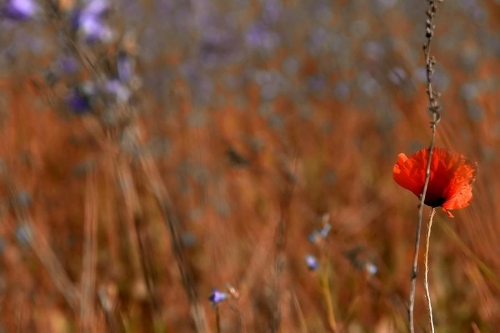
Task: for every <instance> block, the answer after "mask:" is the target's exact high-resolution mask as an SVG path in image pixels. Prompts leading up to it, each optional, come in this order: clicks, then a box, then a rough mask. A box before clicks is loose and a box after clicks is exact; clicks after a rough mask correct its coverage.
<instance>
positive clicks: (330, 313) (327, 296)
mask: <svg viewBox="0 0 500 333" xmlns="http://www.w3.org/2000/svg"><path fill="white" fill-rule="evenodd" d="M323 263H324V265H323V267H324V268H323V269H322V272H321V275H320V277H321V290H322V292H323V298H324V300H325V304H326V315H327V319H328V325H329V326H330V329H331V330H332V332H337V320H336V319H335V310H334V309H333V302H332V293H331V289H330V272H331V270H330V266H329V265H328V264H327V263H326V260H323Z"/></svg>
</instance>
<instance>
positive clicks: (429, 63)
mask: <svg viewBox="0 0 500 333" xmlns="http://www.w3.org/2000/svg"><path fill="white" fill-rule="evenodd" d="M428 2H429V8H428V9H427V11H426V14H427V20H426V28H425V36H426V38H427V41H426V43H425V44H424V57H425V66H426V74H427V75H426V76H427V85H426V92H427V97H428V99H429V111H430V112H432V121H431V129H432V136H431V142H430V145H429V159H428V161H427V168H426V171H425V182H424V188H423V191H422V195H421V196H420V203H419V207H418V222H417V228H416V236H415V254H414V257H413V267H412V273H411V288H410V301H409V304H408V321H409V326H410V333H415V321H414V316H413V313H414V308H415V292H416V283H417V274H418V252H419V249H420V233H421V230H422V219H423V215H424V203H425V195H426V193H427V188H428V187H429V180H430V176H431V161H432V150H433V148H434V138H435V136H436V127H437V124H438V123H439V121H440V120H441V114H440V113H439V110H440V108H441V107H440V105H439V102H438V97H439V93H438V92H436V91H435V90H434V89H433V86H432V75H433V74H434V65H435V64H436V59H435V58H434V57H433V56H431V54H430V47H431V41H432V37H433V36H434V30H435V26H434V23H433V22H434V17H435V15H436V12H437V1H435V0H428Z"/></svg>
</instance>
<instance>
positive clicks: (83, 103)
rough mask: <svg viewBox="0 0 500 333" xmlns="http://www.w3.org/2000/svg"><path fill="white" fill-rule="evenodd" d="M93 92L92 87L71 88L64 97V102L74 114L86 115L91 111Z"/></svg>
mask: <svg viewBox="0 0 500 333" xmlns="http://www.w3.org/2000/svg"><path fill="white" fill-rule="evenodd" d="M93 91H94V87H93V86H83V87H75V88H72V89H70V91H69V92H68V94H67V96H66V102H67V104H68V106H69V107H70V108H71V109H72V110H73V111H74V112H75V113H77V114H84V113H87V112H89V111H90V110H91V109H92V103H91V97H92V94H93Z"/></svg>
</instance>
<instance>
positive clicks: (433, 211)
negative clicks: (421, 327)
mask: <svg viewBox="0 0 500 333" xmlns="http://www.w3.org/2000/svg"><path fill="white" fill-rule="evenodd" d="M435 214H436V208H432V211H431V215H430V216H429V222H428V224H427V238H426V240H425V261H424V265H425V275H424V285H425V295H426V297H427V308H428V309H429V323H430V325H431V332H432V333H434V319H433V316H432V302H431V294H430V292H429V244H430V240H431V230H432V221H433V219H434V215H435Z"/></svg>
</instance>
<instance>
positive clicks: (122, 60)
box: [116, 52, 134, 82]
mask: <svg viewBox="0 0 500 333" xmlns="http://www.w3.org/2000/svg"><path fill="white" fill-rule="evenodd" d="M116 72H117V74H118V79H119V80H120V81H122V82H127V81H130V80H131V79H132V78H133V77H134V60H133V59H132V57H131V56H130V55H129V54H127V53H126V52H120V53H119V54H118V59H117V60H116Z"/></svg>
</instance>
